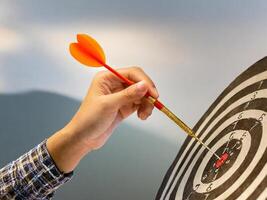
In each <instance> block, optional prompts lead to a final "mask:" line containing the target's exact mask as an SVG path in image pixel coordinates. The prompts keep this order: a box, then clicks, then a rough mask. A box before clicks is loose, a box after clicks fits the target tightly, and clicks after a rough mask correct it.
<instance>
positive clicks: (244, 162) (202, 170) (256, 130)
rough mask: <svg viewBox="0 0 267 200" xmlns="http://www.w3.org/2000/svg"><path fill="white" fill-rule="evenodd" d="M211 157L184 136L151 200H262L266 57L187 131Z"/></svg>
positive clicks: (266, 192) (265, 186)
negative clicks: (224, 156) (220, 157)
mask: <svg viewBox="0 0 267 200" xmlns="http://www.w3.org/2000/svg"><path fill="white" fill-rule="evenodd" d="M193 130H194V131H195V133H196V135H197V136H198V137H200V139H201V140H202V141H204V142H205V143H206V144H208V146H209V147H210V148H211V149H212V150H213V151H214V152H216V153H217V154H219V155H222V154H223V153H225V152H227V153H228V155H229V157H228V159H227V160H226V162H225V163H224V164H223V165H222V166H221V167H220V168H216V167H215V165H214V163H215V162H216V157H215V156H213V155H212V154H211V153H209V152H207V150H206V149H205V148H203V147H202V146H200V144H199V143H197V142H196V141H195V140H193V139H192V138H191V137H187V138H186V140H185V142H184V144H183V146H182V147H181V149H180V151H179V153H178V155H177V156H176V158H175V160H174V162H173V163H172V165H171V166H170V168H169V170H168V171H167V173H166V175H165V177H164V180H163V182H162V184H161V187H160V189H159V191H158V193H157V196H156V200H211V199H221V200H236V199H240V200H245V199H248V200H256V199H257V200H260V199H263V200H266V199H267V57H265V58H263V59H262V60H260V61H258V62H257V63H255V64H254V65H252V66H251V67H249V68H248V69H247V70H246V71H245V72H243V73H242V74H241V75H240V76H238V77H237V78H236V79H235V80H234V81H233V82H232V83H231V84H230V85H229V86H228V87H227V88H226V89H225V90H224V91H223V93H222V94H221V95H220V96H219V97H218V98H217V100H216V101H215V102H214V103H213V104H212V105H211V106H210V108H209V109H208V111H207V112H206V113H205V114H204V115H203V117H202V118H201V119H200V120H199V122H198V123H197V124H196V126H195V127H194V128H193Z"/></svg>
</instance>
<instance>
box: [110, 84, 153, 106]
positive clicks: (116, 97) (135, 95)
mask: <svg viewBox="0 0 267 200" xmlns="http://www.w3.org/2000/svg"><path fill="white" fill-rule="evenodd" d="M147 91H148V85H147V84H146V83H145V81H140V82H138V83H135V84H133V85H131V86H129V87H127V88H126V89H124V90H122V91H120V92H117V93H114V94H111V96H110V97H111V98H110V102H112V103H113V104H114V105H120V106H123V105H127V104H130V103H134V102H135V101H137V100H140V99H142V98H143V97H144V96H145V94H146V93H147Z"/></svg>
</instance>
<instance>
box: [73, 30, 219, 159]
mask: <svg viewBox="0 0 267 200" xmlns="http://www.w3.org/2000/svg"><path fill="white" fill-rule="evenodd" d="M69 50H70V53H71V55H72V56H73V57H74V58H75V59H76V60H77V61H79V62H80V63H82V64H84V65H86V66H88V67H105V68H106V69H108V70H109V71H111V72H112V73H113V74H115V75H116V76H117V77H118V78H119V79H121V80H122V81H123V82H124V83H126V84H127V85H128V86H130V85H132V84H134V82H133V81H131V80H129V79H127V78H126V77H124V76H123V75H121V74H120V73H119V72H117V71H116V70H115V69H113V68H112V67H110V66H109V65H107V64H106V57H105V53H104V50H103V49H102V47H101V46H100V45H99V44H98V42H97V41H96V40H95V39H93V38H92V37H90V36H88V35H86V34H77V43H71V44H70V46H69ZM145 97H146V98H147V99H148V100H149V102H150V103H152V104H154V106H155V107H156V108H157V109H158V110H160V111H161V112H163V113H164V114H165V115H166V116H168V117H169V118H170V119H171V120H172V121H173V122H174V123H175V124H177V125H178V126H179V127H180V128H181V129H182V130H184V131H185V132H186V133H187V134H188V135H189V136H190V137H192V138H194V139H195V140H197V141H198V142H199V143H200V144H201V145H202V146H204V147H205V148H206V149H207V150H208V151H209V152H211V153H212V154H213V155H215V156H216V158H217V159H218V160H220V159H221V158H220V157H219V156H218V155H217V154H216V153H215V152H213V151H212V150H211V149H210V148H209V147H208V146H207V145H206V144H205V143H204V142H203V141H202V140H200V139H199V138H198V137H197V136H196V134H195V133H194V131H193V130H192V129H191V128H190V127H189V126H187V125H186V124H185V123H184V122H183V121H182V120H181V119H179V118H178V117H177V116H176V115H175V114H174V113H173V112H171V111H170V110H169V109H168V108H167V107H166V106H165V105H164V104H163V103H161V102H160V101H159V100H158V99H155V98H154V97H152V96H151V94H150V93H149V92H148V93H147V94H146V95H145Z"/></svg>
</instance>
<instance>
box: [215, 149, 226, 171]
mask: <svg viewBox="0 0 267 200" xmlns="http://www.w3.org/2000/svg"><path fill="white" fill-rule="evenodd" d="M228 157H229V154H228V153H224V154H222V156H221V158H220V159H219V160H217V161H216V163H215V167H216V168H217V169H218V168H219V167H221V166H222V165H223V164H224V163H225V161H226V160H227V158H228Z"/></svg>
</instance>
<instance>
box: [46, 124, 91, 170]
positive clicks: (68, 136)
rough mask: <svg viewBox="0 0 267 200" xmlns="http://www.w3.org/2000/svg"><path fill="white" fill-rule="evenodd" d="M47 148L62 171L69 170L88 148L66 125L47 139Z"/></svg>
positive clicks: (88, 150)
mask: <svg viewBox="0 0 267 200" xmlns="http://www.w3.org/2000/svg"><path fill="white" fill-rule="evenodd" d="M46 145H47V149H48V152H49V153H50V155H51V157H52V159H53V160H54V161H55V164H56V165H57V167H58V168H59V170H61V171H62V172H64V173H68V172H71V171H73V170H74V169H75V167H76V166H77V165H78V164H79V162H80V160H81V159H82V158H83V157H84V156H85V155H86V154H87V153H89V152H90V149H89V148H88V147H87V146H86V145H85V144H84V142H83V141H82V140H81V139H80V138H79V134H76V133H75V132H74V131H72V130H71V129H69V128H68V127H64V128H63V129H61V130H59V131H58V132H56V133H55V134H54V135H52V136H51V137H50V138H48V140H47V143H46Z"/></svg>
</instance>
